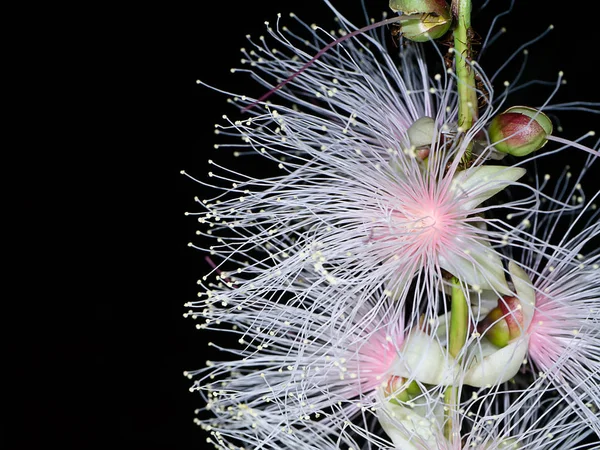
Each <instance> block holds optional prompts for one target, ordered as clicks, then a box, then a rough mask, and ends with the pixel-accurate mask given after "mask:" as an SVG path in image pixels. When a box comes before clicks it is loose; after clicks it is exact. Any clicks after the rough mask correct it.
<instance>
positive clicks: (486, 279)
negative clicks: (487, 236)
mask: <svg viewBox="0 0 600 450" xmlns="http://www.w3.org/2000/svg"><path fill="white" fill-rule="evenodd" d="M453 245H454V246H457V247H456V248H461V249H463V251H464V256H463V255H461V254H456V253H454V254H452V255H451V259H450V258H449V257H448V258H447V257H446V256H445V255H444V254H443V253H440V255H439V256H438V263H439V265H440V267H441V268H442V269H445V270H447V271H448V272H450V273H451V274H452V275H454V276H455V277H457V278H458V279H459V280H461V281H464V282H466V283H468V284H470V285H471V286H478V287H479V288H480V289H484V290H485V289H492V290H495V291H496V292H497V293H499V294H502V295H506V294H509V293H510V292H511V291H510V289H509V288H508V284H507V283H506V277H505V276H504V267H503V266H502V260H501V259H500V256H499V255H498V254H497V253H496V252H495V251H494V250H493V249H492V247H491V246H490V244H489V242H487V241H485V240H479V241H477V242H475V243H474V242H472V241H471V240H469V241H465V240H463V239H461V238H458V237H454V244H453Z"/></svg>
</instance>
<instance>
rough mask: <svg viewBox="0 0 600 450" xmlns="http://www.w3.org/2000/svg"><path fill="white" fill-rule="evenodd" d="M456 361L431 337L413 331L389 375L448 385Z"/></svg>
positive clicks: (422, 332)
mask: <svg viewBox="0 0 600 450" xmlns="http://www.w3.org/2000/svg"><path fill="white" fill-rule="evenodd" d="M456 368H457V366H456V361H455V360H454V358H453V357H452V356H451V355H450V354H449V353H448V352H447V350H446V349H445V348H443V347H442V346H441V344H440V342H439V341H438V340H437V339H436V338H435V337H433V336H430V335H428V334H427V333H425V332H424V331H422V330H418V329H414V330H412V331H411V332H410V334H409V336H408V338H407V339H406V341H405V342H404V344H403V346H402V352H401V354H400V355H399V357H398V358H396V361H395V362H394V363H393V365H392V369H391V373H392V374H393V375H397V376H400V377H404V378H410V379H415V380H417V381H420V382H421V383H426V384H436V385H448V384H452V382H453V381H454V376H455V374H456Z"/></svg>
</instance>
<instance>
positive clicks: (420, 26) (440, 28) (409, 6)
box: [390, 0, 452, 42]
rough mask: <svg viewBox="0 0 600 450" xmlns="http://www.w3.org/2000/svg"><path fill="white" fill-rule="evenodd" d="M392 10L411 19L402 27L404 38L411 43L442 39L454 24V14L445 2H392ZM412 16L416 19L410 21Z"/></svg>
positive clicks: (442, 0)
mask: <svg viewBox="0 0 600 450" xmlns="http://www.w3.org/2000/svg"><path fill="white" fill-rule="evenodd" d="M390 9H391V10H392V11H394V12H399V13H401V14H402V15H403V16H408V17H409V18H408V19H407V20H405V21H403V22H402V25H401V31H402V36H404V37H405V38H406V39H408V40H409V41H415V42H426V41H428V40H430V39H437V38H440V37H442V36H443V35H444V34H446V32H447V31H448V29H449V28H450V25H451V24H452V14H451V13H450V8H449V7H448V4H447V3H446V1H445V0H390ZM412 15H414V16H415V18H414V19H410V16H412Z"/></svg>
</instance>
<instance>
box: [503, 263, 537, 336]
mask: <svg viewBox="0 0 600 450" xmlns="http://www.w3.org/2000/svg"><path fill="white" fill-rule="evenodd" d="M508 271H509V272H510V276H511V278H512V282H513V284H514V285H515V291H517V292H516V294H517V298H518V299H519V301H520V302H521V312H522V313H523V328H524V329H525V330H526V329H527V328H529V324H530V323H531V319H533V313H534V312H535V290H534V289H533V283H532V282H531V279H530V278H529V276H528V275H527V273H525V271H524V270H523V269H521V267H519V265H517V264H516V263H514V262H513V261H511V262H509V263H508Z"/></svg>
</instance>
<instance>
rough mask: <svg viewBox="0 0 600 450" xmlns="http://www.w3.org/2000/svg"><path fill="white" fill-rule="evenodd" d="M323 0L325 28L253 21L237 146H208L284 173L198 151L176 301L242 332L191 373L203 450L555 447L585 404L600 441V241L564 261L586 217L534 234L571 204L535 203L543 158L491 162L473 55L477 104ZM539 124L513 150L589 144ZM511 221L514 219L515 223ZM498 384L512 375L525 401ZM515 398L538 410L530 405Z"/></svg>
mask: <svg viewBox="0 0 600 450" xmlns="http://www.w3.org/2000/svg"><path fill="white" fill-rule="evenodd" d="M327 4H328V5H329V6H330V7H331V8H332V10H334V9H333V7H332V6H331V5H330V3H329V2H327ZM461 11H462V14H463V16H461V17H463V18H464V14H465V13H464V11H465V9H463V8H461ZM334 12H335V13H336V16H337V20H338V22H339V23H340V25H341V29H340V30H339V31H338V32H332V33H329V34H326V33H324V32H323V30H322V29H320V28H318V27H317V26H311V27H308V26H307V25H306V24H304V23H303V22H301V21H299V23H300V25H301V26H305V28H306V30H312V31H309V33H310V36H309V38H310V39H309V40H305V39H304V38H302V37H301V36H300V35H297V34H295V33H294V32H292V31H290V30H288V29H287V28H286V27H280V26H279V17H278V25H277V27H276V28H275V29H273V28H271V27H270V25H268V24H267V26H268V32H269V34H270V37H271V38H272V39H271V40H267V39H264V38H262V37H261V38H260V42H253V41H250V45H251V46H252V48H251V49H250V50H245V49H244V50H243V52H244V55H245V58H244V61H243V62H244V63H246V64H248V65H249V69H247V70H246V69H244V70H245V71H247V72H250V74H251V76H252V77H254V78H255V79H257V80H258V81H259V82H261V83H262V84H263V85H264V86H266V87H267V88H268V89H269V91H268V93H267V95H266V96H263V97H261V98H259V99H258V100H254V99H251V98H246V97H244V96H237V97H235V98H234V99H233V101H234V103H237V104H238V105H240V106H243V107H244V112H245V113H247V114H248V115H247V117H246V118H245V119H243V120H235V121H231V120H230V119H228V118H225V121H226V124H225V125H220V126H218V127H217V130H216V131H217V132H218V134H220V135H222V136H224V137H225V139H228V138H241V139H242V143H241V144H240V143H235V144H231V143H229V144H228V143H226V144H225V145H223V146H222V147H227V146H233V147H235V148H240V147H241V148H242V149H243V151H246V152H257V153H258V154H259V155H261V156H263V157H264V161H265V163H266V164H267V163H268V164H272V165H273V168H275V167H276V168H277V170H278V171H279V172H278V174H277V175H274V176H270V177H267V178H254V177H252V176H246V175H242V174H240V173H237V172H236V171H235V170H233V169H227V168H225V167H222V166H220V165H219V164H217V163H215V162H213V161H212V160H211V161H209V162H210V164H212V165H213V166H214V170H213V171H211V172H210V173H209V176H210V177H212V180H216V181H215V182H214V183H211V184H209V183H205V182H203V181H201V183H203V184H207V185H209V186H211V187H213V188H216V189H220V190H221V192H220V193H219V194H218V195H217V196H215V197H213V198H212V199H206V200H203V201H202V205H203V207H204V208H205V211H206V212H205V214H203V215H201V216H200V217H199V220H200V222H201V223H202V224H205V225H208V227H207V229H206V230H205V231H204V233H205V237H209V238H213V239H214V240H213V245H210V246H209V247H208V248H206V249H205V250H207V251H209V252H210V254H211V256H212V257H211V258H209V261H210V263H211V264H212V265H213V269H214V270H213V272H212V274H209V275H206V276H204V277H203V278H202V280H201V281H200V284H201V286H202V289H203V292H201V293H200V296H201V297H204V298H203V299H202V300H200V301H198V302H191V303H189V304H188V306H189V307H190V308H191V309H190V312H189V315H191V316H192V317H202V318H204V319H205V322H204V323H203V324H201V325H199V328H204V329H206V328H208V329H221V328H222V327H229V326H230V327H232V330H231V331H230V332H229V333H230V335H231V332H233V333H236V334H238V335H239V337H240V338H239V341H238V343H239V346H236V345H225V344H223V345H221V344H218V345H216V347H217V348H219V349H220V350H223V351H225V352H230V353H232V354H235V355H236V356H237V357H238V359H234V360H232V361H217V362H209V363H208V367H207V368H206V369H203V370H200V371H193V372H188V373H187V375H188V376H190V377H199V379H197V381H196V382H195V384H194V387H193V389H192V390H198V391H200V392H201V393H202V395H203V396H204V398H205V400H206V401H207V407H206V408H207V409H209V410H211V412H212V413H213V414H214V418H213V419H207V420H199V423H200V424H202V425H203V426H204V427H206V429H207V430H209V431H211V433H212V436H213V443H214V444H215V446H217V447H219V448H228V447H229V448H232V447H234V446H236V445H237V446H240V445H244V446H245V445H249V446H253V447H254V446H256V447H260V448H292V449H294V448H297V449H309V448H310V449H334V448H335V449H339V448H340V445H343V446H347V447H348V448H352V449H358V448H371V447H378V448H402V449H413V448H414V449H429V448H438V449H440V448H447V449H450V448H452V449H458V448H466V447H478V448H481V449H482V450H484V449H492V448H508V447H510V446H512V445H513V444H514V445H517V446H521V445H526V446H527V445H536V444H540V445H542V446H543V445H546V441H544V440H543V439H546V437H544V438H542V437H540V436H541V433H543V432H545V431H547V427H548V426H556V427H559V428H564V429H566V430H568V432H567V434H566V435H565V436H564V437H562V438H561V439H563V441H559V442H561V443H565V445H567V444H569V443H573V442H576V441H577V439H578V438H573V437H572V433H574V431H575V430H576V429H578V428H580V427H581V426H582V423H583V422H582V421H580V420H579V418H581V417H585V419H586V420H587V421H589V422H590V423H589V424H588V425H587V426H588V427H589V429H592V430H594V431H597V432H599V434H600V425H599V423H600V420H599V417H598V413H597V410H595V409H594V408H596V404H597V400H598V398H599V397H600V395H599V393H598V390H597V386H598V381H599V380H598V375H597V374H598V371H597V370H596V369H597V368H598V364H599V361H600V357H599V353H598V348H599V347H598V339H599V338H600V336H599V334H598V331H597V330H598V322H599V318H598V315H597V312H598V309H597V308H596V305H597V299H598V289H597V282H595V281H594V277H596V278H598V277H597V271H596V272H594V270H595V269H597V267H596V268H594V265H595V264H596V265H597V255H598V252H597V251H596V250H592V251H591V252H585V253H586V255H585V256H582V258H583V259H585V262H584V263H583V267H579V264H581V263H580V262H578V261H576V255H579V254H580V252H582V251H583V250H582V249H583V247H584V246H586V244H587V243H588V241H589V240H590V239H593V238H595V237H596V236H597V235H598V231H599V230H600V228H599V226H598V225H596V224H592V225H588V226H587V227H585V228H584V231H582V232H581V233H582V234H580V235H577V236H576V237H575V238H573V239H567V238H565V239H563V240H561V242H559V243H558V244H556V245H554V244H550V243H549V239H546V238H549V237H550V235H551V234H552V231H547V232H546V235H545V236H542V237H541V238H540V236H539V233H537V232H538V231H540V227H541V224H544V226H546V224H550V225H548V226H549V227H550V229H551V230H554V223H553V222H552V220H553V219H552V218H553V217H558V218H561V217H562V216H563V215H568V214H570V213H571V212H573V211H575V210H577V209H578V206H576V205H575V206H570V205H566V204H565V205H563V208H562V210H560V212H559V213H558V214H554V213H553V212H550V211H542V210H541V209H540V205H541V203H542V202H543V201H544V200H545V201H547V203H548V204H550V205H553V207H555V206H556V205H560V204H561V201H562V200H561V199H560V198H559V199H554V198H551V197H550V196H547V195H545V194H542V193H541V188H540V187H539V186H537V183H538V182H537V181H534V186H531V187H530V186H527V185H526V184H524V183H523V182H521V181H520V180H521V179H522V178H523V176H524V175H525V173H526V171H525V169H524V168H523V166H525V165H526V164H527V163H528V162H529V161H531V160H533V159H536V158H538V157H539V156H538V155H535V156H530V157H529V158H528V159H524V160H522V161H521V162H520V163H519V164H517V165H507V164H500V163H494V162H492V161H495V160H500V159H502V158H503V157H504V156H505V155H504V154H501V153H500V152H499V150H502V149H501V148H500V147H502V143H500V142H499V140H505V139H506V140H507V142H509V140H510V139H513V138H514V136H512V135H511V136H509V135H507V134H506V133H504V134H503V133H500V132H498V130H495V129H494V126H493V125H494V119H493V117H494V114H496V113H497V112H498V111H499V108H500V106H502V104H503V103H504V101H505V100H506V96H507V95H508V90H507V91H506V92H505V93H504V94H502V95H500V96H499V98H496V97H495V95H494V90H493V88H492V85H491V83H490V82H489V80H488V79H487V77H486V74H485V73H484V72H483V71H482V70H481V69H480V68H479V66H478V64H477V63H473V62H470V61H467V60H468V58H469V56H467V57H466V58H465V57H462V60H461V71H462V72H461V73H463V75H464V73H465V71H466V72H468V73H469V76H470V77H472V76H473V75H475V74H477V77H478V79H479V81H480V83H481V84H480V88H479V89H478V91H477V93H478V94H479V95H480V96H483V97H484V98H485V102H481V103H482V104H484V105H485V106H482V107H481V108H478V106H479V105H474V104H473V103H476V102H477V98H476V96H475V97H473V95H470V96H469V99H471V100H473V101H472V102H471V103H469V102H468V101H465V98H464V95H465V94H464V92H463V97H461V98H459V96H458V94H457V92H456V79H457V76H456V75H455V74H454V73H453V72H452V70H449V71H448V72H446V73H444V74H443V75H442V74H437V75H435V76H433V77H430V74H429V73H428V70H427V64H426V63H425V58H424V56H423V54H422V51H421V48H422V47H420V46H419V45H416V44H407V45H406V46H404V45H402V46H401V49H402V50H401V52H400V54H399V55H398V56H399V63H400V67H399V68H398V63H397V61H396V60H394V59H393V58H392V57H390V56H389V54H388V49H387V48H386V47H385V45H384V44H383V43H382V42H381V41H380V39H379V38H378V37H377V35H376V34H375V33H372V29H373V28H375V27H377V26H378V24H372V25H369V26H368V27H366V28H364V29H356V28H355V27H354V26H353V25H352V24H351V23H349V22H348V21H347V20H346V19H345V18H344V17H342V16H341V15H340V14H339V13H337V11H335V10H334ZM292 17H293V18H295V16H293V15H292ZM398 20H400V19H398ZM411 20H420V17H417V16H414V17H412V19H411ZM394 21H396V19H388V20H385V21H383V22H381V23H380V24H379V25H381V24H391V23H393V22H394ZM462 31H465V34H466V31H467V30H466V29H465V28H464V27H463V29H462ZM338 35H339V37H338ZM465 39H467V38H465ZM326 42H328V43H326ZM464 44H465V45H467V44H468V42H467V43H464ZM323 45H325V46H324V47H323ZM306 49H308V51H309V53H306ZM455 53H460V51H459V50H458V49H457V50H456V52H455ZM467 53H470V50H468V52H467ZM313 55H314V56H313ZM467 62H468V67H467V66H466V64H467ZM458 78H459V79H460V81H461V82H463V81H465V77H464V76H460V75H459V76H458ZM559 82H560V77H559ZM464 86H465V85H464V84H463V87H464ZM271 94H275V95H276V96H277V97H273V98H278V101H277V103H276V104H273V103H268V102H265V99H266V97H267V96H268V95H271ZM470 94H473V92H471V93H470ZM469 105H470V106H469ZM465 107H467V110H466V111H467V113H465ZM469 107H474V110H475V111H474V112H473V111H471V112H469V111H468V109H469ZM575 107H577V105H576V104H575ZM542 109H545V110H546V111H547V110H549V109H551V107H545V108H539V109H535V111H536V113H535V115H536V117H538V118H539V117H540V116H541V115H544V113H543V112H542ZM523 110H524V109H523V108H521V109H520V111H523ZM508 111H512V110H511V109H509V110H508ZM459 115H460V116H461V119H460V120H459V119H458V116H459ZM496 117H498V116H496ZM543 117H545V118H546V116H545V115H544V116H543ZM502 119H505V118H504V117H502V115H501V116H500V122H498V119H496V125H498V123H499V124H500V125H498V126H500V128H502V125H503V124H504V125H505V123H504V122H502ZM509 119H510V118H509ZM512 119H515V118H514V117H512ZM471 120H473V124H472V126H471ZM513 122H514V121H513ZM518 122H519V123H520V124H521V125H526V126H527V127H531V126H532V124H531V123H530V122H527V123H525V122H524V121H523V120H522V118H521V119H519V120H518ZM458 123H460V124H465V123H467V124H469V125H468V128H467V129H465V128H463V127H462V126H458ZM490 123H491V124H492V128H489V129H488V127H489V125H490ZM509 125H511V126H512V125H514V124H513V123H512V122H511V123H510V124H509ZM546 125H548V126H547V127H542V128H543V130H542V131H543V133H542V131H540V130H541V129H539V130H537V131H535V130H533V131H534V132H535V133H533V134H535V136H534V137H535V138H536V139H537V140H539V141H540V142H537V143H536V145H534V146H533V147H532V148H531V149H529V148H528V149H526V150H527V151H525V150H523V151H519V152H512V151H509V152H508V153H511V154H518V155H521V154H525V153H530V151H531V152H533V151H536V149H538V148H540V147H541V146H540V145H539V144H541V143H542V141H543V144H544V149H547V148H551V147H552V145H555V144H556V143H559V144H560V145H562V146H563V147H560V148H558V149H557V150H555V151H560V150H561V149H564V148H567V147H568V146H571V147H575V148H579V149H582V150H584V151H587V152H588V153H589V154H591V155H595V156H597V155H598V151H597V150H596V149H590V148H588V147H585V146H583V145H582V144H579V142H570V141H567V140H565V139H563V138H560V137H555V136H552V135H551V131H549V130H551V123H550V120H549V119H548V120H547V123H546ZM465 127H467V125H465ZM509 128H510V127H509ZM534 128H535V127H534ZM500 131H502V130H500ZM504 131H506V130H504ZM509 131H510V130H509ZM513 131H514V130H513ZM540 133H541V134H540ZM513 134H514V133H513ZM542 134H543V136H542ZM540 136H542V137H540ZM230 142H231V141H230ZM511 142H512V141H511ZM496 147H498V148H496ZM505 150H506V149H505ZM507 159H508V160H509V162H510V157H508V158H507ZM509 186H520V187H522V188H524V190H525V193H521V192H519V194H518V195H514V193H513V192H511V193H510V194H506V193H505V192H504V190H505V189H506V188H507V187H509ZM527 192H529V194H527ZM559 197H560V195H559ZM563 203H564V202H563ZM507 212H508V216H506V217H507V219H506V220H504V219H502V218H501V217H503V215H504V214H506V213H507ZM538 215H539V218H540V219H539V223H538V222H537V220H538ZM511 216H512V217H514V216H527V217H528V218H527V219H525V220H523V222H522V223H521V225H518V226H516V227H515V226H513V225H512V224H511V223H510V220H511V219H510V217H511ZM531 218H533V219H535V220H534V221H535V222H536V223H535V225H534V227H533V228H534V229H533V231H531V230H528V229H527V228H528V226H529V225H530V224H529V225H527V224H526V222H531V220H530V219H531ZM549 218H550V219H549ZM556 220H558V219H556ZM570 232H571V231H570V230H569V231H568V232H567V233H566V234H567V236H568V235H569V233H570ZM542 234H544V233H542ZM590 236H591V237H590ZM586 258H587V259H586ZM213 260H214V261H215V262H214V263H213ZM586 264H587V265H586ZM215 274H216V282H215V281H214V280H213V279H212V275H215ZM209 278H210V280H209ZM449 292H450V294H449ZM448 300H450V301H448ZM462 300H465V301H462ZM461 302H462V303H461ZM449 304H451V305H452V306H451V307H450V306H449ZM455 308H456V309H455ZM459 311H460V313H459ZM462 312H465V314H466V318H463V317H462V315H461V314H462ZM457 317H458V318H457ZM569 333H570V334H569ZM464 335H466V338H465V337H464ZM457 336H458V337H457ZM464 339H466V342H465V341H464ZM457 342H458V345H457ZM213 345H214V344H213ZM457 348H458V350H457ZM573 349H577V350H579V351H580V353H579V354H575V353H573V352H572V350H573ZM526 357H528V358H529V359H530V360H531V364H530V366H532V367H535V368H536V369H539V370H540V371H541V372H542V375H541V376H539V377H536V376H535V374H534V373H533V372H532V371H531V369H529V368H527V367H524V366H525V365H526V364H525V362H524V359H525V358H526ZM589 369H593V370H592V372H590V371H589ZM511 383H514V384H516V385H519V386H522V385H527V388H525V389H523V390H522V392H521V396H520V397H519V396H516V393H519V391H518V390H516V389H514V388H513V387H511V386H510V384H511ZM552 390H554V391H552ZM547 392H550V394H549V395H546V394H547ZM469 394H471V398H470V399H469V400H466V399H467V398H469ZM565 398H566V399H567V400H568V403H567V404H565V402H564V401H563V399H565ZM548 399H549V400H548ZM589 405H591V407H590V406H589ZM501 406H505V409H506V411H505V412H503V413H501V414H494V416H495V417H494V420H497V423H498V424H499V425H493V423H494V420H492V419H491V418H490V414H489V412H490V410H491V409H493V408H499V407H501ZM525 407H527V408H530V409H531V408H537V409H536V412H534V414H533V415H531V414H528V417H529V418H524V417H521V416H522V415H523V411H524V409H523V408H525ZM548 411H554V412H556V415H554V412H553V413H548ZM538 412H539V417H544V420H546V418H549V417H552V416H553V415H554V416H553V417H555V419H554V418H553V419H551V420H549V421H548V422H547V423H544V425H543V428H541V429H540V434H539V435H537V434H535V433H537V431H535V430H536V428H535V427H536V426H537V424H538V422H528V420H530V419H531V418H532V417H536V414H538ZM563 412H564V413H563ZM572 413H574V414H575V416H573V414H572ZM512 414H515V416H512ZM572 416H573V417H576V418H575V419H572ZM567 417H568V421H567ZM490 420H492V424H491V425H490V423H489V421H490ZM532 420H533V419H532ZM542 422H543V420H542ZM524 423H527V425H528V426H529V427H530V428H531V429H530V430H528V431H524V430H523V429H522V428H520V427H521V424H524ZM565 424H567V425H568V426H564V425H565ZM487 425H490V427H488V428H486V426H487ZM481 430H485V432H484V434H482V432H481ZM532 430H533V432H532ZM559 431H561V430H559ZM551 441H552V440H551ZM552 442H556V441H552Z"/></svg>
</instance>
